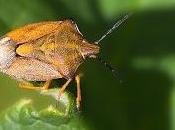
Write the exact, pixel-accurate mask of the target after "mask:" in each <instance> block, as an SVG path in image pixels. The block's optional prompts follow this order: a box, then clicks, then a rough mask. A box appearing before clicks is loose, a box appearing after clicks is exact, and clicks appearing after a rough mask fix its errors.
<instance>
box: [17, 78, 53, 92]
mask: <svg viewBox="0 0 175 130" xmlns="http://www.w3.org/2000/svg"><path fill="white" fill-rule="evenodd" d="M50 84H51V80H48V81H46V82H45V83H44V85H43V86H40V87H36V86H35V85H33V84H32V83H30V82H27V81H20V82H19V84H18V86H19V87H20V88H24V89H31V90H47V89H49V86H50Z"/></svg>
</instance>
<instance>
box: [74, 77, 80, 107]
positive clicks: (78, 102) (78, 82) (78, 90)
mask: <svg viewBox="0 0 175 130" xmlns="http://www.w3.org/2000/svg"><path fill="white" fill-rule="evenodd" d="M75 80H76V83H77V98H76V103H77V108H78V109H79V108H80V103H81V84H80V75H77V76H76V77H75Z"/></svg>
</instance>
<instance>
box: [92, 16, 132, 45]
mask: <svg viewBox="0 0 175 130" xmlns="http://www.w3.org/2000/svg"><path fill="white" fill-rule="evenodd" d="M131 15H132V14H131V13H129V14H126V15H125V16H124V17H123V18H122V19H120V20H118V21H117V22H116V23H115V24H114V25H113V27H112V28H110V29H109V30H108V31H107V32H106V33H105V34H104V35H103V36H102V37H101V38H100V39H99V40H98V41H96V42H95V43H96V44H99V43H100V42H101V41H102V40H103V39H104V38H105V37H106V36H108V35H109V34H111V33H112V32H113V31H114V30H115V29H117V28H118V27H119V26H120V25H121V24H122V23H123V22H125V21H126V20H127V19H128V18H129V17H130V16H131Z"/></svg>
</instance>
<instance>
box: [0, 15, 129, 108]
mask: <svg viewBox="0 0 175 130" xmlns="http://www.w3.org/2000/svg"><path fill="white" fill-rule="evenodd" d="M126 19H127V17H124V19H123V21H124V20H126ZM123 21H119V23H116V24H117V25H120V24H121V23H122V22H123ZM117 25H115V26H117ZM112 30H113V28H112ZM112 30H109V32H110V33H111V32H112ZM109 32H108V33H107V34H109ZM107 34H106V35H107ZM103 38H104V36H103V37H102V38H101V39H100V40H99V41H98V42H100V41H101V40H102V39H103ZM98 42H96V43H90V42H88V41H87V40H86V39H84V37H83V36H82V34H81V33H80V31H79V29H78V28H77V25H76V24H75V23H74V22H73V21H72V20H64V21H48V22H41V23H34V24H29V25H26V26H24V27H21V28H19V29H16V30H14V31H11V32H9V33H7V34H5V35H4V36H2V37H1V38H0V70H1V71H2V72H3V73H5V74H7V75H9V76H11V77H13V78H15V79H17V80H18V81H21V83H20V85H19V86H20V87H22V88H27V89H34V90H36V89H39V90H43V89H48V88H49V87H50V83H51V81H52V79H58V78H65V79H67V82H66V83H65V84H64V85H63V86H62V87H61V89H60V91H59V94H58V98H59V97H60V96H61V93H63V92H64V90H65V88H66V87H67V86H68V84H69V83H70V82H71V81H72V80H73V79H74V78H75V80H76V82H77V107H79V106H80V101H81V89H80V75H79V74H78V73H77V69H78V67H79V66H80V64H81V63H82V62H83V61H84V60H85V59H86V58H88V57H93V58H94V57H96V55H97V54H98V53H99V50H100V47H99V45H98V44H97V43H98ZM26 81H45V84H44V85H43V87H35V86H34V85H32V84H31V83H29V82H26Z"/></svg>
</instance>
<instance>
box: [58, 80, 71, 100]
mask: <svg viewBox="0 0 175 130" xmlns="http://www.w3.org/2000/svg"><path fill="white" fill-rule="evenodd" d="M71 81H72V79H68V80H67V81H66V83H65V84H64V85H63V86H62V87H61V89H60V90H59V93H58V96H57V100H60V97H61V95H62V94H63V93H64V90H65V89H66V87H67V86H68V85H69V83H70V82H71Z"/></svg>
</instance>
